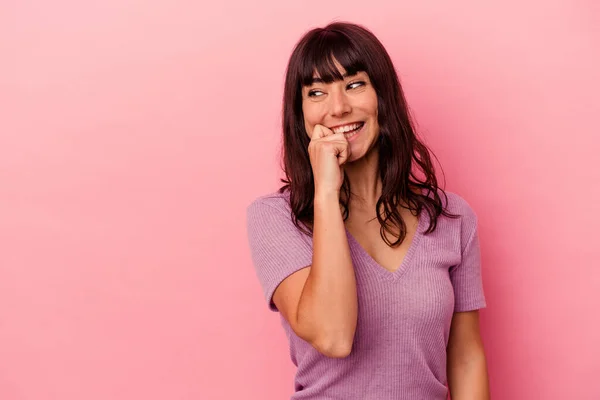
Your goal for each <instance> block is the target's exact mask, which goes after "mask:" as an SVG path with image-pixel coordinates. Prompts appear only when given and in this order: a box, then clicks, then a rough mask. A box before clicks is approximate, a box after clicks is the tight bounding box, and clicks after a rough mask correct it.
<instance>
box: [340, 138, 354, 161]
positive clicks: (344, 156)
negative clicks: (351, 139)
mask: <svg viewBox="0 0 600 400" xmlns="http://www.w3.org/2000/svg"><path fill="white" fill-rule="evenodd" d="M337 151H338V153H337V158H338V165H342V164H344V163H345V162H346V161H348V159H349V158H350V156H351V155H352V152H351V150H350V146H349V145H348V142H346V143H341V144H340V145H339V147H338V148H337Z"/></svg>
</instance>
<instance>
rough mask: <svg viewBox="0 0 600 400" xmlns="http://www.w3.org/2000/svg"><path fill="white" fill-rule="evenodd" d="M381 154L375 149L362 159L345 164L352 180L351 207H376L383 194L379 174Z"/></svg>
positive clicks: (345, 169) (349, 201) (346, 172)
mask: <svg viewBox="0 0 600 400" xmlns="http://www.w3.org/2000/svg"><path fill="white" fill-rule="evenodd" d="M378 163H379V154H378V152H377V151H376V150H375V149H373V150H372V151H370V152H369V153H367V154H366V155H365V156H364V157H362V158H361V159H359V160H357V161H354V162H352V163H347V164H345V165H344V173H345V174H346V176H347V177H348V181H349V182H350V188H351V190H352V192H351V193H350V199H349V200H348V204H349V206H350V207H351V208H361V209H374V208H375V205H376V204H377V200H378V199H379V197H380V196H381V188H382V182H381V178H380V177H379V174H378Z"/></svg>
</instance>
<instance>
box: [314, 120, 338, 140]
mask: <svg viewBox="0 0 600 400" xmlns="http://www.w3.org/2000/svg"><path fill="white" fill-rule="evenodd" d="M331 135H333V131H332V130H331V129H329V128H327V127H326V126H324V125H321V124H317V125H315V127H314V128H313V131H312V135H311V140H314V139H321V138H324V137H328V136H331Z"/></svg>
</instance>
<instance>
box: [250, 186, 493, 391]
mask: <svg viewBox="0 0 600 400" xmlns="http://www.w3.org/2000/svg"><path fill="white" fill-rule="evenodd" d="M446 194H447V196H448V203H447V204H446V208H447V210H448V211H450V212H451V213H454V214H458V215H460V218H457V219H452V218H448V217H445V216H443V215H442V216H440V217H439V218H438V224H437V227H436V230H435V231H434V232H432V233H429V234H425V230H426V229H427V227H428V225H429V215H428V213H427V212H426V211H422V212H421V214H420V215H419V221H418V227H417V230H416V232H415V234H414V237H413V240H412V242H411V244H410V247H409V248H408V251H407V254H406V256H405V257H404V259H403V261H402V263H401V265H400V266H399V267H398V268H397V269H396V270H395V271H393V272H391V271H389V270H387V269H385V268H384V267H383V266H381V265H379V264H378V263H377V262H376V261H375V260H374V259H373V258H372V257H371V256H370V255H369V254H368V253H367V252H366V251H365V250H364V249H363V248H362V247H361V245H360V244H359V243H358V242H357V241H356V240H355V239H354V238H353V237H352V235H351V234H350V233H349V232H348V230H346V236H347V238H348V244H349V247H350V254H351V257H352V264H353V266H354V272H355V276H356V288H357V296H358V320H357V327H356V333H355V336H354V342H353V347H352V351H351V353H350V355H348V356H347V357H345V358H330V357H327V356H325V355H323V354H322V353H320V352H318V351H317V350H316V349H315V348H314V347H312V346H311V345H310V344H309V343H307V342H306V341H304V340H303V339H301V338H300V337H298V336H297V335H296V334H295V333H294V331H293V330H292V329H291V327H290V325H289V324H288V322H287V321H286V320H285V318H283V316H281V324H282V326H283V328H284V330H285V333H286V335H287V338H288V341H289V352H290V357H291V361H292V362H293V363H294V365H295V366H296V367H297V371H296V375H295V378H294V393H293V395H292V397H291V399H292V400H300V399H311V400H334V399H335V400H392V399H393V400H417V399H424V400H446V399H447V396H448V389H447V378H446V347H447V345H448V337H449V332H450V324H451V320H452V315H453V313H454V312H460V311H470V310H476V309H480V308H484V307H485V306H486V301H485V297H484V292H483V285H482V277H481V263H480V248H479V236H478V231H477V216H476V214H475V212H474V211H473V209H472V208H471V207H470V206H469V204H468V203H467V202H466V201H465V200H464V199H463V198H462V197H460V196H459V195H457V194H455V193H452V192H448V191H446ZM442 199H443V197H442ZM246 211H247V232H248V241H249V245H250V250H251V256H252V262H253V264H254V268H255V271H256V275H257V277H258V280H259V282H260V285H261V287H262V289H263V292H264V296H265V299H266V301H267V304H268V307H269V308H270V309H271V310H272V311H278V310H277V308H276V306H275V304H274V303H273V301H272V297H273V292H274V291H275V289H276V288H277V286H278V285H279V284H280V283H281V282H282V281H283V280H284V279H285V278H286V277H288V276H289V275H290V274H292V273H294V272H295V271H298V270H299V269H302V268H304V267H306V266H310V265H311V264H312V254H313V251H312V238H311V237H310V236H308V235H306V234H304V233H302V232H301V231H300V230H299V229H298V228H297V227H296V226H295V225H294V224H293V222H292V219H291V209H290V205H289V194H288V193H284V194H279V193H271V194H268V195H264V196H261V197H259V198H257V199H255V200H254V201H253V202H252V203H251V204H250V205H249V206H248V208H247V210H246ZM280 315H281V314H280Z"/></svg>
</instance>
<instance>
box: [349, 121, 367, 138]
mask: <svg viewBox="0 0 600 400" xmlns="http://www.w3.org/2000/svg"><path fill="white" fill-rule="evenodd" d="M365 126H367V123H366V122H365V123H363V126H361V127H360V129H359V130H357V131H356V132H353V135H352V137H350V138H347V139H346V140H347V141H348V142H353V141H355V140H356V139H357V138H358V137H359V136H360V135H361V133H362V131H363V130H364V129H365Z"/></svg>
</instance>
